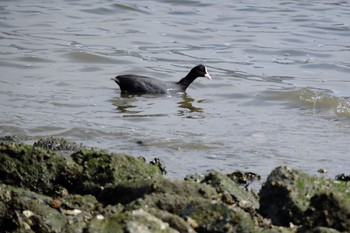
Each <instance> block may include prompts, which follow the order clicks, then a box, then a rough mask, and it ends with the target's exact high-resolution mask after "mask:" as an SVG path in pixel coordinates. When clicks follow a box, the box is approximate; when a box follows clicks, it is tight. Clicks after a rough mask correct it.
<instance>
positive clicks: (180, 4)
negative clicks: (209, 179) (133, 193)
mask: <svg viewBox="0 0 350 233" xmlns="http://www.w3.org/2000/svg"><path fill="white" fill-rule="evenodd" d="M0 15H1V16H0V18H1V21H0V40H1V44H0V48H1V49H0V67H1V75H0V84H1V85H0V98H1V102H0V119H1V122H0V136H5V135H17V136H19V137H20V138H22V139H23V140H24V141H25V142H28V143H31V142H33V141H35V140H37V139H38V138H40V137H45V136H57V137H65V138H69V139H72V140H74V141H77V142H81V143H83V144H85V145H88V146H93V147H98V148H103V149H108V150H110V151H113V152H122V153H129V154H133V155H136V156H138V155H142V156H145V157H147V158H148V159H151V158H153V157H160V158H161V159H163V160H164V161H165V162H166V164H167V168H168V171H169V176H171V177H183V176H184V175H185V174H188V173H195V172H203V171H205V170H208V169H216V170H222V171H224V172H230V171H233V170H235V169H242V170H251V171H254V172H257V173H259V174H261V175H262V176H263V177H265V176H266V175H267V174H268V173H269V172H270V171H271V169H272V168H273V167H275V166H277V165H288V166H291V167H293V168H297V169H302V170H304V171H306V172H308V173H311V174H314V173H316V171H317V169H319V168H327V169H328V170H329V174H328V176H331V177H332V176H334V175H335V174H338V173H342V172H348V168H349V166H350V157H349V148H350V147H349V141H350V140H349V139H350V101H349V98H350V93H349V90H350V81H349V80H350V76H349V74H350V63H349V61H350V53H349V52H350V46H349V38H350V19H349V15H350V3H349V1H307V2H306V1H216V2H212V1H205V0H202V1H194V0H193V1H175V0H158V1H127V2H120V1H107V0H105V1H91V0H88V1H79V0H77V1H69V0H66V1H61V2H52V1H24V0H18V1H2V2H1V3H0ZM199 63H203V64H205V65H206V66H207V67H208V71H209V73H210V74H211V76H212V78H213V80H212V81H208V80H206V79H198V80H196V82H195V83H194V84H193V85H191V87H190V88H189V89H188V91H187V94H178V95H174V96H147V95H145V96H121V95H120V92H119V89H118V87H117V85H116V84H115V83H114V82H113V81H111V80H110V78H112V77H114V76H116V75H117V74H124V73H137V74H142V75H149V76H154V77H157V78H159V79H163V80H166V81H175V80H178V79H180V78H182V77H183V76H184V75H186V74H187V72H188V71H189V70H190V69H191V68H192V67H193V66H195V65H197V64H199Z"/></svg>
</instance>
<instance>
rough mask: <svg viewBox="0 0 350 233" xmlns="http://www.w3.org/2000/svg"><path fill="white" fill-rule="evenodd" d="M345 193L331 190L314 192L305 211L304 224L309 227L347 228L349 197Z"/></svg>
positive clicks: (349, 219) (340, 229)
mask: <svg viewBox="0 0 350 233" xmlns="http://www.w3.org/2000/svg"><path fill="white" fill-rule="evenodd" d="M348 191H350V187H349V189H348ZM346 195H347V194H346V193H341V192H332V191H327V192H320V193H317V194H315V195H314V196H313V197H312V198H311V203H310V206H309V208H308V209H307V210H306V212H305V220H306V224H305V225H307V226H308V227H310V228H314V227H320V226H322V227H327V228H333V229H336V230H338V231H347V230H349V229H350V197H349V196H348V195H347V196H346Z"/></svg>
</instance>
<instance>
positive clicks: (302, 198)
mask: <svg viewBox="0 0 350 233" xmlns="http://www.w3.org/2000/svg"><path fill="white" fill-rule="evenodd" d="M349 190H350V184H349V183H346V182H339V181H334V180H330V179H325V178H318V177H315V176H310V175H307V174H306V173H303V172H301V171H297V170H293V169H290V168H288V167H277V168H275V169H274V170H273V171H272V172H271V174H270V175H269V176H268V178H267V181H266V182H265V184H264V185H263V186H262V188H261V190H260V213H261V214H262V215H263V216H264V217H266V218H270V219H271V220H272V223H273V224H275V225H278V226H289V224H290V223H293V224H295V225H303V224H304V223H305V218H304V213H305V211H306V210H307V209H308V208H309V205H310V202H311V198H313V196H314V195H319V194H320V193H323V192H331V193H344V199H346V200H349V198H350V193H349ZM346 203H349V202H348V201H347V202H346Z"/></svg>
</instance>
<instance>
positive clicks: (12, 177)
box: [0, 142, 79, 194]
mask: <svg viewBox="0 0 350 233" xmlns="http://www.w3.org/2000/svg"><path fill="white" fill-rule="evenodd" d="M76 172H79V168H78V167H77V166H76V165H75V164H74V163H72V160H71V159H70V158H69V157H63V156H58V155H57V154H55V153H54V152H52V151H48V150H44V149H42V148H39V147H32V146H29V145H24V144H17V143H12V142H0V182H1V183H4V184H10V185H15V186H18V187H22V188H28V189H30V190H32V191H35V192H39V193H43V194H53V193H54V190H55V189H56V188H57V185H63V186H65V185H69V184H74V183H76V180H74V179H79V177H76V174H75V173H76ZM74 177H75V178H74Z"/></svg>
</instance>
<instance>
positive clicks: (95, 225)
mask: <svg viewBox="0 0 350 233" xmlns="http://www.w3.org/2000/svg"><path fill="white" fill-rule="evenodd" d="M86 232H87V233H104V232H106V233H107V232H116V233H118V232H120V233H123V232H128V233H149V232H152V233H178V231H177V230H175V229H173V228H171V227H170V226H169V224H168V223H165V222H163V221H162V220H161V219H159V218H157V217H155V216H154V215H152V214H150V213H148V212H147V211H145V210H143V209H137V210H132V211H128V212H125V213H118V214H116V215H113V216H109V217H106V218H95V219H94V220H92V221H91V222H90V224H89V227H88V228H87V230H86Z"/></svg>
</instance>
